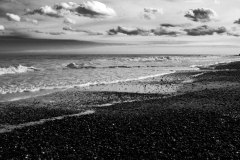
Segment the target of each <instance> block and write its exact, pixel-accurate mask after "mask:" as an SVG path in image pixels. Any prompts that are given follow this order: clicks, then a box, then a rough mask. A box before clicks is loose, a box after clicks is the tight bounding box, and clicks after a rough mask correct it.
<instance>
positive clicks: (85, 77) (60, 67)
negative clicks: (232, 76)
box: [0, 53, 240, 102]
mask: <svg viewBox="0 0 240 160" xmlns="http://www.w3.org/2000/svg"><path fill="white" fill-rule="evenodd" d="M239 59H240V58H239V57H237V56H233V55H219V56H218V55H149V54H148V55H136V54H135V55H114V54H113V55H83V54H81V55H79V54H71V55H68V54H61V55H59V54H49V55H47V54H38V55H36V54H29V53H27V54H23V53H21V54H17V53H16V54H5V55H4V54H1V55H0V102H4V101H14V100H18V99H22V98H28V97H32V96H39V95H44V94H49V93H52V92H56V91H63V90H66V89H69V88H74V87H87V86H93V85H99V84H100V85H104V84H109V83H120V82H126V81H137V80H144V79H148V78H152V77H157V76H161V75H164V74H170V73H173V72H175V71H178V70H199V67H200V66H209V65H213V64H218V63H229V62H231V61H236V60H239Z"/></svg>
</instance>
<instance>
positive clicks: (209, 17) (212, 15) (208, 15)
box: [185, 8, 218, 22]
mask: <svg viewBox="0 0 240 160" xmlns="http://www.w3.org/2000/svg"><path fill="white" fill-rule="evenodd" d="M185 17H187V18H188V19H190V20H192V21H196V22H209V21H214V20H217V17H218V15H217V13H216V12H215V11H214V10H212V9H210V8H196V9H190V10H189V11H188V12H187V13H186V14H185Z"/></svg>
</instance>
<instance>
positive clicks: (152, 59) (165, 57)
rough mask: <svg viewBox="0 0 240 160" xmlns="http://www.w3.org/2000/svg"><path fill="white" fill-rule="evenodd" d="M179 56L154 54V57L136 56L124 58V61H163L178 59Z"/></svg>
mask: <svg viewBox="0 0 240 160" xmlns="http://www.w3.org/2000/svg"><path fill="white" fill-rule="evenodd" d="M178 58H179V57H175V56H152V57H135V58H123V59H122V60H124V61H130V62H162V61H169V60H178Z"/></svg>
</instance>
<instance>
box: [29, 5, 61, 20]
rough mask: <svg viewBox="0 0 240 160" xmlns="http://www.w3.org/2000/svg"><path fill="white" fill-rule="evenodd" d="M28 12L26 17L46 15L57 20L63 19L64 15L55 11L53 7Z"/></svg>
mask: <svg viewBox="0 0 240 160" xmlns="http://www.w3.org/2000/svg"><path fill="white" fill-rule="evenodd" d="M26 11H27V12H26V15H33V14H40V15H45V16H50V17H55V18H60V17H63V14H61V13H60V12H58V11H56V10H54V9H53V8H52V7H51V6H44V7H40V8H38V9H35V10H33V11H31V10H29V9H28V10H26Z"/></svg>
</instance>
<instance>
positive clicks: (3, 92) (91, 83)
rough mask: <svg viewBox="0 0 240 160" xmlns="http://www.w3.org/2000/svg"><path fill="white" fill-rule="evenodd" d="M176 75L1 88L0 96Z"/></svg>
mask: <svg viewBox="0 0 240 160" xmlns="http://www.w3.org/2000/svg"><path fill="white" fill-rule="evenodd" d="M171 73H175V71H171V72H168V73H161V74H155V75H149V76H142V77H138V78H130V79H122V80H115V81H102V82H88V83H84V84H76V85H59V86H53V87H49V86H42V87H34V86H31V87H29V88H15V89H12V90H11V89H4V88H1V87H0V94H11V93H22V92H37V91H41V90H54V89H56V90H57V89H61V90H63V91H64V90H67V89H71V88H75V87H88V86H95V85H107V84H115V83H121V82H129V81H138V80H143V79H148V78H154V77H159V76H163V75H167V74H171ZM27 98H30V96H28V97H22V98H14V99H11V100H8V101H16V100H20V99H27Z"/></svg>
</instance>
